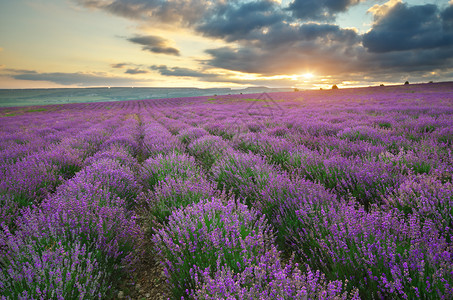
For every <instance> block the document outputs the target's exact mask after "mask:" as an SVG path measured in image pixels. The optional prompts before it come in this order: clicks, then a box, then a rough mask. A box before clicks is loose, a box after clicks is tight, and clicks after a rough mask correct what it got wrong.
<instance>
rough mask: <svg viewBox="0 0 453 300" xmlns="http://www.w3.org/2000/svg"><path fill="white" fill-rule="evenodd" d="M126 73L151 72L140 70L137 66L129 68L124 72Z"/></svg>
mask: <svg viewBox="0 0 453 300" xmlns="http://www.w3.org/2000/svg"><path fill="white" fill-rule="evenodd" d="M124 73H126V74H132V75H135V74H147V73H149V72H148V71H147V70H140V69H138V68H135V69H127V70H126V72H124Z"/></svg>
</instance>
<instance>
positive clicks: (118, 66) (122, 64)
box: [110, 63, 128, 69]
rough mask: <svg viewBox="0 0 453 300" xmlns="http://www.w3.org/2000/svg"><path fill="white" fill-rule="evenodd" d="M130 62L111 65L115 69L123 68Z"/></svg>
mask: <svg viewBox="0 0 453 300" xmlns="http://www.w3.org/2000/svg"><path fill="white" fill-rule="evenodd" d="M127 65H128V64H127V63H117V64H111V65H110V66H111V67H112V68H114V69H122V68H124V67H126V66H127Z"/></svg>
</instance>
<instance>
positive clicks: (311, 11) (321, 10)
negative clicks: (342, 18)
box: [288, 0, 361, 21]
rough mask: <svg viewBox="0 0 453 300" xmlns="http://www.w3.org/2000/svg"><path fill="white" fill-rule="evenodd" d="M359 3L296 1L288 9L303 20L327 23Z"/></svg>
mask: <svg viewBox="0 0 453 300" xmlns="http://www.w3.org/2000/svg"><path fill="white" fill-rule="evenodd" d="M359 2H361V0H294V1H293V2H291V4H290V5H289V8H288V9H289V10H290V11H291V12H292V14H293V16H295V17H296V18H299V19H301V20H313V21H327V20H333V19H335V16H336V14H338V13H340V12H344V11H346V10H347V9H348V8H349V7H351V6H353V5H356V4H358V3H359Z"/></svg>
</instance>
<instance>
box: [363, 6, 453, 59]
mask: <svg viewBox="0 0 453 300" xmlns="http://www.w3.org/2000/svg"><path fill="white" fill-rule="evenodd" d="M376 13H377V14H376V15H375V17H376V20H377V21H376V23H375V24H374V25H373V27H372V29H371V30H370V31H369V32H368V33H366V34H365V35H364V36H363V45H364V47H365V48H367V49H368V51H370V52H375V53H383V52H390V51H404V50H414V49H433V48H441V47H450V46H452V45H453V30H452V29H453V28H448V25H449V20H450V13H449V10H448V9H447V10H446V11H444V12H443V16H444V19H445V24H447V26H445V25H444V22H443V20H442V17H441V16H440V11H439V8H438V7H437V6H436V5H433V4H425V5H417V6H409V5H408V4H406V3H401V2H398V3H396V4H395V5H394V6H393V7H392V8H390V9H389V10H387V11H386V12H385V13H383V12H381V11H379V10H378V11H376Z"/></svg>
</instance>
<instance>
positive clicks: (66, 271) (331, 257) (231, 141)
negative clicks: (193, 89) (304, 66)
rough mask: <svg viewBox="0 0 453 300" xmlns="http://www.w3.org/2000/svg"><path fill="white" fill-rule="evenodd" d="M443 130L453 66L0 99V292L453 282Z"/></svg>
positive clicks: (421, 291) (80, 294)
mask: <svg viewBox="0 0 453 300" xmlns="http://www.w3.org/2000/svg"><path fill="white" fill-rule="evenodd" d="M452 144H453V83H439V84H423V85H405V86H395V87H370V88H360V89H344V90H341V89H340V90H325V91H305V92H286V93H270V94H248V95H245V94H244V95H230V96H215V97H192V98H173V99H154V100H141V101H124V102H111V103H109V102H100V103H87V104H84V103H77V104H65V105H55V106H52V105H49V106H40V107H39V108H37V107H20V108H19V107H18V108H1V109H0V160H1V165H0V176H1V181H0V203H1V205H0V222H2V224H1V227H2V230H1V231H0V295H1V299H112V298H128V297H129V298H133V299H141V298H146V297H148V298H152V299H161V298H164V299H167V298H170V299H452V298H453V239H452V234H453V183H452V171H453V153H452ZM149 261H151V263H149ZM145 262H146V263H145ZM144 266H149V267H144ZM147 268H148V270H147ZM153 268H155V269H159V274H160V275H159V276H160V277H156V278H152V279H153V281H151V279H150V280H147V278H146V276H154V275H151V274H153V270H152V269H153ZM144 282H148V284H147V285H144ZM138 284H141V286H137V285H138Z"/></svg>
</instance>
